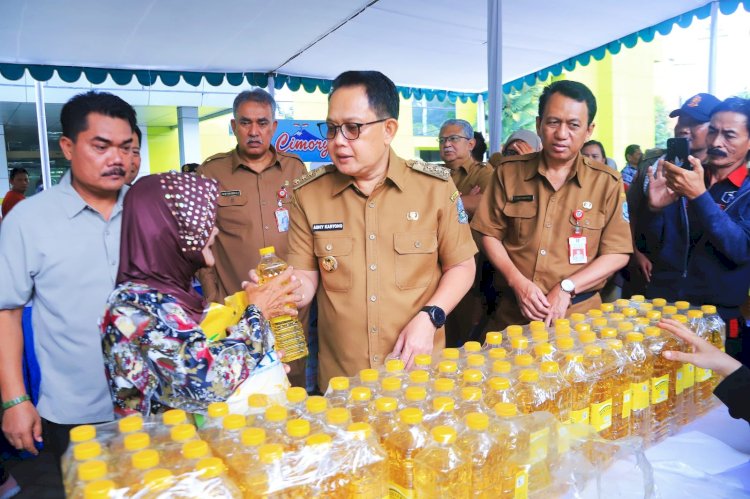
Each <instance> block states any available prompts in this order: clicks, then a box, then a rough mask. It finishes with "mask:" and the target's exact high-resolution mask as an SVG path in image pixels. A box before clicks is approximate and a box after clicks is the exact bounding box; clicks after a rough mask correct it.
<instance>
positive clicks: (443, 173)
mask: <svg viewBox="0 0 750 499" xmlns="http://www.w3.org/2000/svg"><path fill="white" fill-rule="evenodd" d="M406 166H408V167H409V168H411V169H412V170H416V171H418V172H422V173H424V174H426V175H429V176H431V177H435V178H439V179H440V180H448V179H449V178H451V171H450V168H447V167H445V166H440V165H436V164H433V163H425V162H424V161H421V160H418V159H410V160H407V161H406Z"/></svg>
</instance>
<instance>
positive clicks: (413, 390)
mask: <svg viewBox="0 0 750 499" xmlns="http://www.w3.org/2000/svg"><path fill="white" fill-rule="evenodd" d="M404 395H405V396H406V400H408V401H409V402H419V401H421V400H424V399H426V398H427V390H425V389H424V387H423V386H410V387H408V388H407V389H406V391H405V393H404Z"/></svg>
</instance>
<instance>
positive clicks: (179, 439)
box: [154, 417, 244, 467]
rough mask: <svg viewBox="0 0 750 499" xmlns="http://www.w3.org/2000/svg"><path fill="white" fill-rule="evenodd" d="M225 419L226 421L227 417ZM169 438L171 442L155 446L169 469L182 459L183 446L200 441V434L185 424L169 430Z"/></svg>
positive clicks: (191, 426) (193, 427)
mask: <svg viewBox="0 0 750 499" xmlns="http://www.w3.org/2000/svg"><path fill="white" fill-rule="evenodd" d="M224 419H226V417H225V418H224ZM243 422H244V418H243ZM169 438H170V440H169V442H166V443H164V444H161V445H154V447H155V448H157V449H159V450H160V451H161V453H162V459H163V461H164V463H165V464H166V465H167V467H169V466H171V465H172V463H175V462H177V461H178V460H179V459H180V451H181V450H182V446H183V444H185V443H186V442H191V441H193V440H200V438H199V437H198V432H197V431H196V430H195V426H193V425H191V424H189V423H183V424H178V425H175V426H173V427H172V428H171V429H170V430H169Z"/></svg>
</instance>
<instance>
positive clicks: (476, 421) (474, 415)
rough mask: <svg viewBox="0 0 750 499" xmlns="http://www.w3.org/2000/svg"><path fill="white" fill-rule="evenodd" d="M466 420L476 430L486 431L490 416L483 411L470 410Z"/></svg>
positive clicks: (471, 428)
mask: <svg viewBox="0 0 750 499" xmlns="http://www.w3.org/2000/svg"><path fill="white" fill-rule="evenodd" d="M464 420H465V421H466V426H468V427H469V429H470V430H474V431H484V430H486V429H487V428H488V427H489V425H490V418H489V417H488V416H487V415H486V414H482V413H481V412H470V413H469V414H467V415H466V417H465V418H464Z"/></svg>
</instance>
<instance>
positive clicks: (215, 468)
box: [191, 457, 242, 499]
mask: <svg viewBox="0 0 750 499" xmlns="http://www.w3.org/2000/svg"><path fill="white" fill-rule="evenodd" d="M195 471H196V481H195V483H194V484H193V486H194V487H195V490H191V492H196V493H197V495H198V497H201V498H204V497H205V498H207V499H213V498H216V499H219V498H224V497H240V496H241V495H242V493H241V492H240V489H239V488H238V487H237V485H236V484H235V483H234V482H233V481H232V480H231V479H230V478H229V477H228V476H227V473H226V471H227V468H226V465H225V464H224V462H223V461H222V460H221V459H220V458H218V457H207V458H205V459H203V460H201V461H199V462H198V465H197V466H196V468H195Z"/></svg>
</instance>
